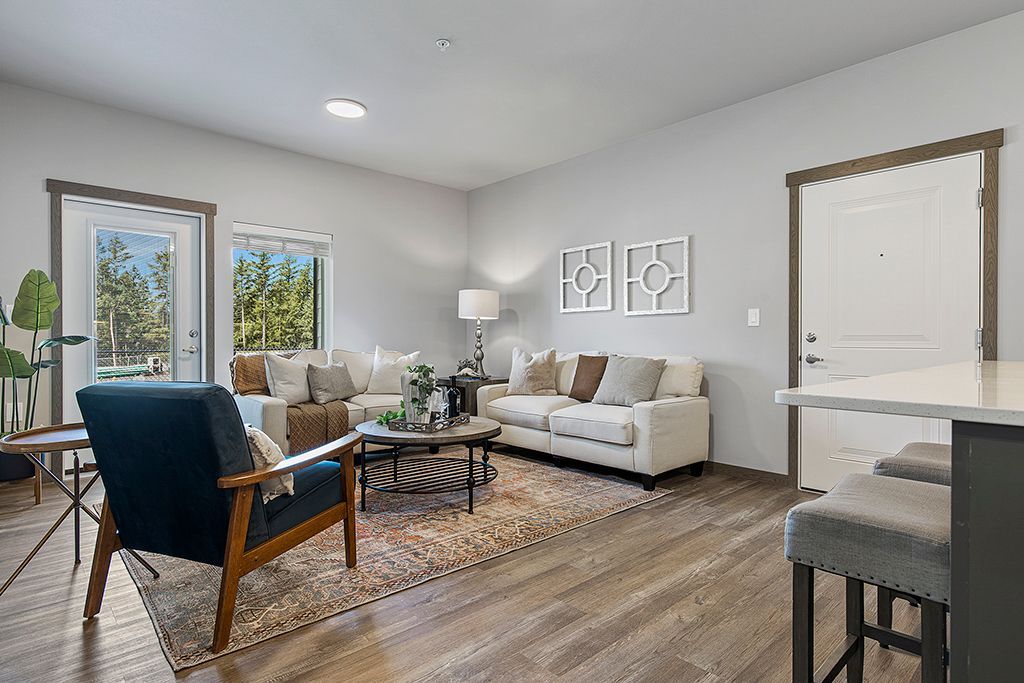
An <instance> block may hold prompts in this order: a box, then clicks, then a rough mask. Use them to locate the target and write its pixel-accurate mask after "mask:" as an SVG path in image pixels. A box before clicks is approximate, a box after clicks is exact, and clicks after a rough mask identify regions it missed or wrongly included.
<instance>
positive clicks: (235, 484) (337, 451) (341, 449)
mask: <svg viewBox="0 0 1024 683" xmlns="http://www.w3.org/2000/svg"><path fill="white" fill-rule="evenodd" d="M362 440H363V435H362V434H359V433H358V432H352V433H350V434H348V435H346V436H343V437H341V438H340V439H338V440H337V441H332V442H330V443H327V444H324V445H323V446H320V447H319V448H314V449H313V450H311V451H306V452H305V453H300V454H298V455H293V456H292V457H290V458H285V459H284V460H282V461H281V462H279V463H277V464H276V465H274V466H273V467H264V468H263V469H261V470H252V471H251V472H240V473H239V474H231V475H228V476H226V477H221V478H219V479H218V480H217V488H221V489H235V488H239V487H242V486H251V485H252V484H259V483H260V482H262V481H266V480H267V479H273V478H274V477H280V476H281V475H282V474H291V473H292V472H295V471H297V470H301V469H303V468H304V467H309V466H310V465H315V464H316V463H318V462H321V461H323V460H328V459H330V458H333V457H336V456H338V455H341V454H343V453H349V454H350V453H352V449H354V448H355V447H356V446H357V445H359V442H361V441H362Z"/></svg>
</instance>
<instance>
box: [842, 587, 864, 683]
mask: <svg viewBox="0 0 1024 683" xmlns="http://www.w3.org/2000/svg"><path fill="white" fill-rule="evenodd" d="M846 633H847V635H850V636H853V637H854V638H855V639H856V644H855V645H854V649H853V652H852V653H851V654H850V658H849V659H848V660H847V662H846V681H847V683H863V681H864V584H863V583H862V582H861V581H858V580H857V579H851V578H850V577H847V578H846Z"/></svg>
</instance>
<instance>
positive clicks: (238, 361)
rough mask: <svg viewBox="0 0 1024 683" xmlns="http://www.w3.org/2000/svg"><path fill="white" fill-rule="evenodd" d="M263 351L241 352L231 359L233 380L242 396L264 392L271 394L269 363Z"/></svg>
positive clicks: (236, 389)
mask: <svg viewBox="0 0 1024 683" xmlns="http://www.w3.org/2000/svg"><path fill="white" fill-rule="evenodd" d="M263 356H264V354H262V353H248V354H245V353H240V354H238V355H236V356H235V357H234V358H232V359H231V365H232V373H231V381H232V382H233V383H234V385H235V391H237V392H238V393H239V394H241V395H242V396H246V395H248V394H262V395H263V396H270V385H269V384H267V364H266V361H265V360H264V359H263Z"/></svg>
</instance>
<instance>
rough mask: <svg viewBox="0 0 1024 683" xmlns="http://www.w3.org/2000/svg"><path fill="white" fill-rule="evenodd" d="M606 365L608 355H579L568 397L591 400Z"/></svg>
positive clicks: (599, 383)
mask: <svg viewBox="0 0 1024 683" xmlns="http://www.w3.org/2000/svg"><path fill="white" fill-rule="evenodd" d="M607 365H608V356H583V355H581V356H580V357H579V360H578V361H577V362H576V374H575V376H573V378H572V389H570V390H569V398H574V399H576V400H577V401H593V400H594V394H595V393H597V387H598V386H600V385H601V378H602V377H604V369H605V367H606V366H607Z"/></svg>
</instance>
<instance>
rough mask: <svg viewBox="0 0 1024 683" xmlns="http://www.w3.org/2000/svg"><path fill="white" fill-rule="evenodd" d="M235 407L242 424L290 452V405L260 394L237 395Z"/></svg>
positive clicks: (279, 399)
mask: <svg viewBox="0 0 1024 683" xmlns="http://www.w3.org/2000/svg"><path fill="white" fill-rule="evenodd" d="M234 399H235V405H236V406H238V414H239V415H241V416H242V422H244V423H246V424H251V425H252V426H253V427H255V428H256V429H258V430H260V431H261V432H264V433H266V435H267V436H269V437H270V438H271V439H272V440H273V441H274V443H276V444H277V445H278V446H280V447H281V450H282V451H284V452H285V453H287V452H288V404H287V403H286V402H285V400H284V399H281V398H274V397H273V396H263V395H260V394H250V395H248V396H241V395H236V396H235V397H234Z"/></svg>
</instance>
